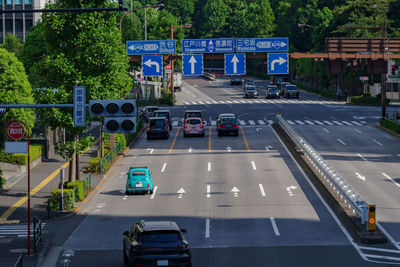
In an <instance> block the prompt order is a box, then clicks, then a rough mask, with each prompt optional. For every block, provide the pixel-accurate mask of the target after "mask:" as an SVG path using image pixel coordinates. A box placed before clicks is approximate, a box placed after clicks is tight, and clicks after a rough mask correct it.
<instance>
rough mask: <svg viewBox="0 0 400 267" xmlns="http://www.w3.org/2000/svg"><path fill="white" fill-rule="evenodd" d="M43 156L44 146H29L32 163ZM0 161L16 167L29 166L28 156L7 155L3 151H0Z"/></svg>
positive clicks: (18, 154)
mask: <svg viewBox="0 0 400 267" xmlns="http://www.w3.org/2000/svg"><path fill="white" fill-rule="evenodd" d="M42 154H43V146H42V145H40V144H34V145H29V155H30V157H31V158H30V160H31V162H32V161H34V160H36V159H38V158H39V157H41V156H42ZM0 161H1V162H7V163H11V164H16V165H27V164H28V155H27V154H21V153H15V154H6V153H5V152H4V151H3V150H2V151H0Z"/></svg>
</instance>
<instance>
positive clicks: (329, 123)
mask: <svg viewBox="0 0 400 267" xmlns="http://www.w3.org/2000/svg"><path fill="white" fill-rule="evenodd" d="M323 122H324V123H325V124H328V125H333V123H332V122H330V121H323Z"/></svg>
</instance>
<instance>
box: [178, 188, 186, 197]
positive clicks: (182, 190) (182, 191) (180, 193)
mask: <svg viewBox="0 0 400 267" xmlns="http://www.w3.org/2000/svg"><path fill="white" fill-rule="evenodd" d="M176 193H177V194H178V198H182V197H183V194H185V193H186V191H185V189H183V188H181V189H179V190H178V192H176Z"/></svg>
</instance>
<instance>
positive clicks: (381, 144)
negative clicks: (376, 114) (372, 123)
mask: <svg viewBox="0 0 400 267" xmlns="http://www.w3.org/2000/svg"><path fill="white" fill-rule="evenodd" d="M372 141H374V142H375V143H377V144H378V145H380V146H383V145H382V143H379V142H378V141H376V140H375V139H372Z"/></svg>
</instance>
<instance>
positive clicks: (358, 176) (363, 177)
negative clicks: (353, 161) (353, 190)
mask: <svg viewBox="0 0 400 267" xmlns="http://www.w3.org/2000/svg"><path fill="white" fill-rule="evenodd" d="M355 174H356V175H357V178H358V179H360V180H363V181H364V182H365V176H362V175H361V174H359V173H358V172H355Z"/></svg>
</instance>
